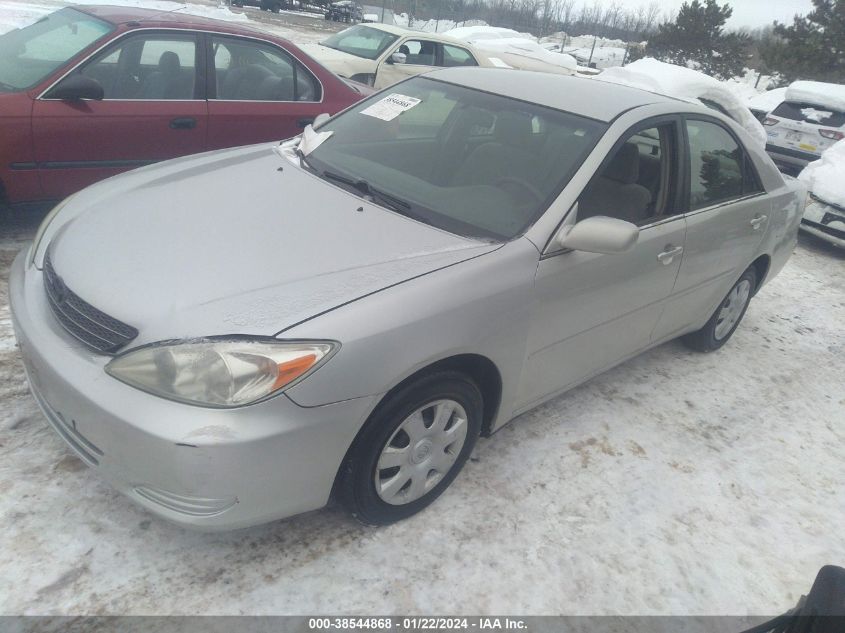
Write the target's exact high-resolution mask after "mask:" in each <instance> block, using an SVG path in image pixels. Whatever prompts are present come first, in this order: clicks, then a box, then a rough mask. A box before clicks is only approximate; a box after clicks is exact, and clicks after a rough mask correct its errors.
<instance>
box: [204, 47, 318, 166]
mask: <svg viewBox="0 0 845 633" xmlns="http://www.w3.org/2000/svg"><path fill="white" fill-rule="evenodd" d="M207 40H208V49H207V50H208V55H209V59H210V60H211V61H210V63H209V74H208V87H209V94H208V113H209V124H208V126H209V127H208V147H209V149H219V148H223V147H234V146H237V145H248V144H250V143H260V142H262V141H274V140H282V139H286V138H290V137H291V136H296V135H297V134H299V133H300V132H302V128H303V127H305V126H306V125H307V124H309V123H311V122H312V121H313V120H314V118H315V117H316V116H317V115H318V114H320V113H321V112H323V86H322V84H321V83H320V81H319V79H318V78H317V77H315V76H314V75H313V74H312V73H311V71H310V70H308V69H307V68H306V67H305V66H304V65H303V64H302V63H300V62H299V61H298V60H297V59H296V58H295V57H294V56H293V55H291V54H290V53H289V52H288V51H286V50H284V49H283V48H281V47H280V46H276V45H275V44H271V43H269V42H265V41H261V40H254V39H250V38H241V37H233V36H223V35H208V36H207Z"/></svg>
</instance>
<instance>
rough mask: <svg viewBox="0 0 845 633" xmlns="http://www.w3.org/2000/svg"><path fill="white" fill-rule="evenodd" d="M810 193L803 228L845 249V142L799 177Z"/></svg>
mask: <svg viewBox="0 0 845 633" xmlns="http://www.w3.org/2000/svg"><path fill="white" fill-rule="evenodd" d="M798 179H799V180H801V181H802V182H803V183H804V184H805V185H807V189H808V191H809V192H810V198H809V200H808V201H807V206H806V208H805V209H804V217H803V218H802V220H801V228H802V229H803V230H804V231H806V232H807V233H812V234H813V235H815V236H817V237H820V238H821V239H823V240H825V241H826V242H830V243H831V244H834V245H836V246H839V247H840V248H845V143H836V144H835V145H834V146H833V147H831V148H830V149H828V150H827V151H825V152H824V153H823V154H822V157H821V160H817V161H815V162H812V163H810V164H809V165H807V167H805V168H804V170H803V171H802V172H801V175H800V176H798Z"/></svg>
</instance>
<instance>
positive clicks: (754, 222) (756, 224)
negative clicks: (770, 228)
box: [749, 215, 766, 231]
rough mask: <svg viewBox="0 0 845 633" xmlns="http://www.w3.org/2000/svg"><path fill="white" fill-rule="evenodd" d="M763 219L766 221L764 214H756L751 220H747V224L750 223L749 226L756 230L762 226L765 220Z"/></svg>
mask: <svg viewBox="0 0 845 633" xmlns="http://www.w3.org/2000/svg"><path fill="white" fill-rule="evenodd" d="M765 221H766V216H765V215H758V216H755V217H754V218H752V219H751V221H750V222H749V224H750V225H751V228H752V229H754V230H755V231H756V230H757V229H759V228H760V227H761V226H763V222H765Z"/></svg>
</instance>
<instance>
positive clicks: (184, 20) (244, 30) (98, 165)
mask: <svg viewBox="0 0 845 633" xmlns="http://www.w3.org/2000/svg"><path fill="white" fill-rule="evenodd" d="M370 92H371V90H368V89H367V88H366V87H364V86H357V85H355V84H352V83H347V82H345V81H344V80H342V79H340V78H339V77H337V76H336V75H334V74H332V73H331V72H330V71H328V70H326V69H325V68H324V67H323V66H321V65H320V64H319V63H317V62H315V61H314V60H313V59H311V58H310V57H308V56H307V55H306V54H305V53H303V52H302V51H301V50H300V49H299V48H297V47H296V46H295V45H294V44H292V43H291V42H288V41H287V40H284V39H281V38H278V37H274V36H272V35H269V34H267V33H264V32H262V31H258V30H254V29H251V28H248V27H243V26H240V25H233V24H230V23H227V22H219V21H216V20H210V19H205V18H200V17H195V16H191V15H185V14H182V13H178V12H162V11H154V10H145V9H136V8H129V7H108V6H96V7H94V6H91V7H87V6H86V7H75V8H65V9H61V10H60V11H56V12H55V13H52V14H50V15H48V16H47V17H44V18H42V19H41V20H39V21H38V22H36V23H35V24H33V25H31V26H28V27H26V28H23V29H19V30H15V31H11V32H9V33H6V34H5V35H2V36H0V139H2V141H0V207H1V206H3V205H4V204H5V205H7V206H11V207H15V206H18V205H21V204H26V203H43V202H47V201H54V200H59V199H61V198H64V197H65V196H67V195H69V194H71V193H73V192H75V191H78V190H79V189H82V188H83V187H85V186H87V185H89V184H91V183H93V182H96V181H98V180H102V179H103V178H107V177H109V176H112V175H114V174H117V173H119V172H122V171H126V170H127V169H132V168H134V167H138V166H140V165H146V164H148V163H153V162H156V161H160V160H164V159H167V158H174V157H176V156H183V155H185V154H195V153H197V152H203V151H206V150H213V149H219V148H223V147H232V146H237V145H247V144H249V143H258V142H262V141H271V140H275V139H284V138H288V137H291V136H294V135H296V134H298V133H299V132H300V131H301V129H302V128H303V127H304V126H305V125H306V124H308V123H310V122H311V121H312V120H313V119H314V117H316V116H317V115H318V114H320V113H321V112H328V113H331V114H333V113H335V112H337V111H339V110H342V109H343V108H345V107H346V106H348V105H350V104H352V103H354V102H356V101H358V100H359V99H361V98H362V97H364V96H365V95H366V94H369V93H370Z"/></svg>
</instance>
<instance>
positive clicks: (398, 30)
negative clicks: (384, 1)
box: [361, 22, 472, 48]
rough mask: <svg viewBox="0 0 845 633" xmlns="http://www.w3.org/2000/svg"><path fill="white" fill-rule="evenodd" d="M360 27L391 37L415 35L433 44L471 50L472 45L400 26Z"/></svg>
mask: <svg viewBox="0 0 845 633" xmlns="http://www.w3.org/2000/svg"><path fill="white" fill-rule="evenodd" d="M361 26H368V27H370V28H373V29H378V30H379V31H385V32H386V33H393V35H416V36H417V37H420V38H423V39H426V40H432V41H433V42H446V43H448V44H460V45H461V46H463V47H464V48H472V45H471V44H469V43H467V42H464V41H462V40H459V39H458V38H455V37H450V36H449V35H443V34H442V33H427V32H426V31H413V30H411V29H406V28H405V27H402V26H393V25H392V24H382V23H380V22H361Z"/></svg>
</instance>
